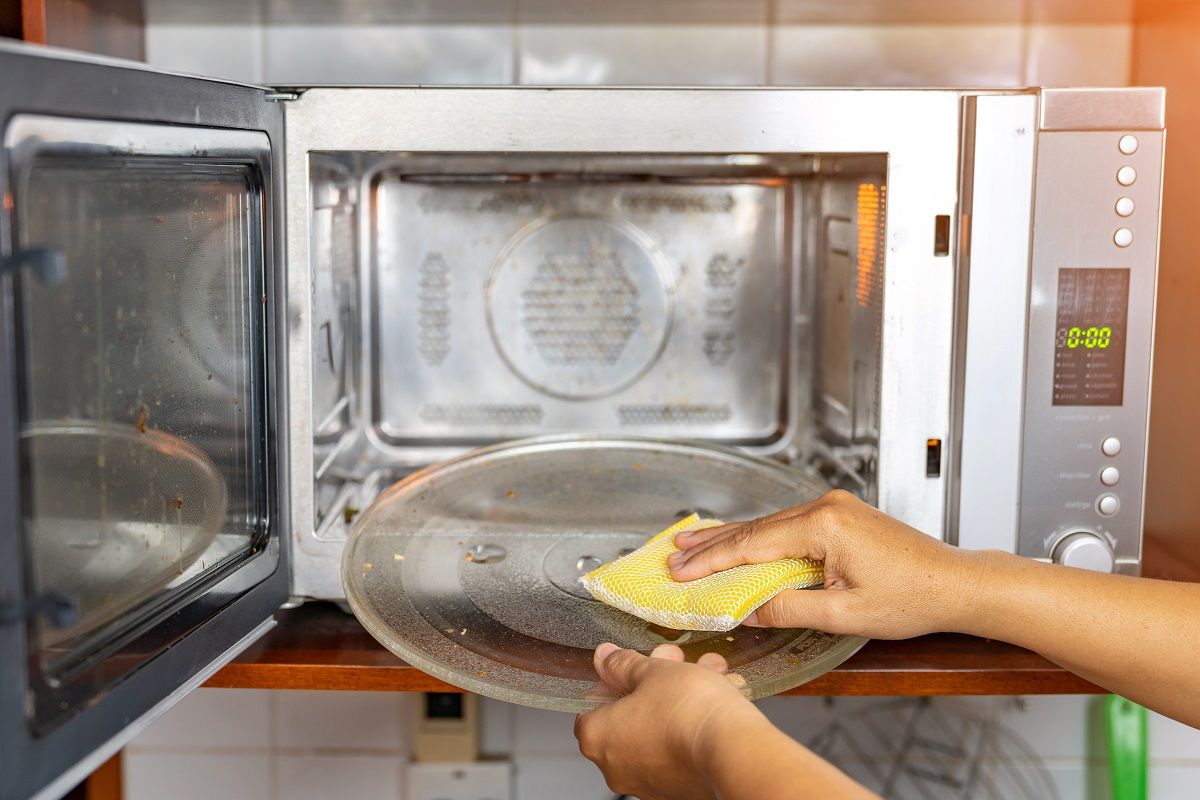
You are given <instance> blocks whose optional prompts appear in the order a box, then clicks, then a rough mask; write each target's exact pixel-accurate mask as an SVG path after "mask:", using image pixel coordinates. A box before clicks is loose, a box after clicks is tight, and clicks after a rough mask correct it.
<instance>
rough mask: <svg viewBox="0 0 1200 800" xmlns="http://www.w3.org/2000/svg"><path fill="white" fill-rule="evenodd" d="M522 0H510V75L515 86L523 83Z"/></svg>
mask: <svg viewBox="0 0 1200 800" xmlns="http://www.w3.org/2000/svg"><path fill="white" fill-rule="evenodd" d="M520 5H521V0H509V22H510V28H509V37H508V46H509V59H510V63H511V66H512V75H511V76H510V77H509V80H510V82H511V83H512V85H513V86H520V85H521V32H520V30H519V28H518V24H519V23H520V20H521V11H520Z"/></svg>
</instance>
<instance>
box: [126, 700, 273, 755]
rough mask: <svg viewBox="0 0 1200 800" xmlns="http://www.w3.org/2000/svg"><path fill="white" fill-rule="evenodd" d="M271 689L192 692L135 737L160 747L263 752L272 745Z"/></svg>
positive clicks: (144, 742) (155, 747) (154, 746)
mask: <svg viewBox="0 0 1200 800" xmlns="http://www.w3.org/2000/svg"><path fill="white" fill-rule="evenodd" d="M274 699H275V698H274V696H273V695H272V694H271V693H270V692H254V691H244V690H242V689H203V690H201V691H197V692H192V693H191V694H189V695H188V696H187V697H184V698H183V700H181V701H180V702H179V704H178V705H176V706H175V708H174V709H173V710H172V711H171V713H170V714H166V715H165V716H162V717H160V718H159V719H158V720H156V721H155V722H154V724H152V725H151V726H150V727H149V728H148V729H146V731H145V732H144V733H142V735H141V737H140V738H139V739H138V742H139V743H140V745H141V746H142V747H146V748H154V749H160V750H184V749H190V748H201V749H204V750H210V749H211V750H234V751H240V752H245V751H252V752H266V751H267V750H268V749H269V748H270V746H271V705H272V702H273V700H274Z"/></svg>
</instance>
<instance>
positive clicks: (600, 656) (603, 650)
mask: <svg viewBox="0 0 1200 800" xmlns="http://www.w3.org/2000/svg"><path fill="white" fill-rule="evenodd" d="M620 649H621V648H620V647H617V646H616V645H615V644H613V643H612V642H604V643H603V644H601V645H599V646H598V647H597V648H596V660H597V661H603V660H604V659H606V658H608V657H609V656H611V655H612V654H613V653H615V652H617V651H618V650H620Z"/></svg>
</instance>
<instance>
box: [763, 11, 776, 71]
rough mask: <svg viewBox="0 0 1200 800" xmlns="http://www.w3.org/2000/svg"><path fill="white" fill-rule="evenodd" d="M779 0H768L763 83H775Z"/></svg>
mask: <svg viewBox="0 0 1200 800" xmlns="http://www.w3.org/2000/svg"><path fill="white" fill-rule="evenodd" d="M778 4H779V0H767V21H766V25H765V26H764V28H765V29H766V34H767V42H766V46H765V47H764V48H763V57H764V59H765V60H766V63H765V64H764V65H763V85H764V86H774V85H775V46H776V44H777V42H776V37H775V33H776V31H777V30H778V29H779V24H778V17H779V7H778Z"/></svg>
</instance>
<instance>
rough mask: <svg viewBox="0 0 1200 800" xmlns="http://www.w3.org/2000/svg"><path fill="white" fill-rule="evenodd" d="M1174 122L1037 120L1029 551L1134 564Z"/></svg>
mask: <svg viewBox="0 0 1200 800" xmlns="http://www.w3.org/2000/svg"><path fill="white" fill-rule="evenodd" d="M1162 154H1163V132H1162V131H1161V130H1137V131H1097V130H1087V131H1072V130H1044V131H1042V132H1040V133H1039V134H1038V146H1037V166H1036V172H1035V182H1036V191H1035V197H1036V205H1035V208H1034V212H1033V251H1032V253H1031V271H1030V308H1029V325H1028V340H1027V347H1026V375H1025V414H1024V431H1023V449H1022V469H1021V505H1020V524H1019V535H1018V552H1019V553H1020V554H1021V555H1026V556H1030V557H1034V558H1040V559H1049V560H1053V561H1055V562H1057V563H1061V564H1067V565H1070V566H1078V567H1084V568H1088V569H1095V570H1100V571H1106V572H1111V571H1116V572H1123V573H1131V574H1136V573H1137V572H1138V570H1139V565H1140V560H1141V539H1142V494H1143V489H1144V483H1145V479H1144V475H1145V456H1146V433H1147V420H1148V417H1149V394H1150V362H1151V356H1152V350H1153V334H1154V300H1155V285H1156V275H1157V264H1158V219H1159V201H1160V195H1161V181H1162Z"/></svg>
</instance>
